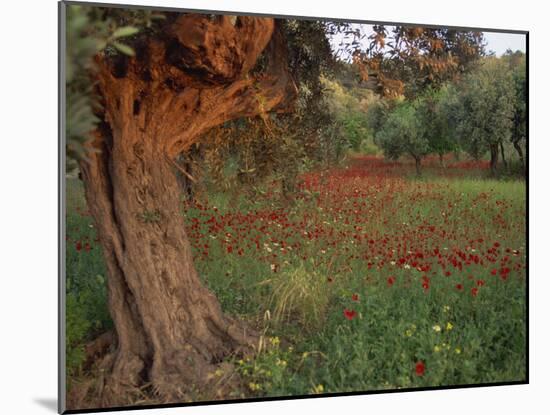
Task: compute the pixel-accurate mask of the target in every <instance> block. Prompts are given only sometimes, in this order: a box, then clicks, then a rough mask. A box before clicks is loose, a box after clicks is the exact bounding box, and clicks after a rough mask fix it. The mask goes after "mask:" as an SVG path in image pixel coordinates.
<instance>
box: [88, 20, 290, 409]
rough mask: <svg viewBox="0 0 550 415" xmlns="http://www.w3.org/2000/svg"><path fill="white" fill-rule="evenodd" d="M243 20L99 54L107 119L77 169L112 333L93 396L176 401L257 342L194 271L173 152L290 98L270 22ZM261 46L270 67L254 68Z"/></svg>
mask: <svg viewBox="0 0 550 415" xmlns="http://www.w3.org/2000/svg"><path fill="white" fill-rule="evenodd" d="M238 19H239V20H240V21H239V22H238V24H236V22H235V21H233V22H232V21H231V20H230V17H229V16H225V17H220V18H219V19H218V20H211V19H209V18H208V17H206V16H199V15H182V16H180V17H179V18H177V19H176V20H175V21H172V22H171V23H170V25H169V26H168V27H166V29H165V31H164V32H165V33H167V34H168V36H167V37H166V38H163V39H161V40H159V39H150V38H146V39H145V42H146V43H145V46H143V45H141V46H140V47H139V48H137V49H138V50H137V54H136V57H135V58H132V59H127V60H126V61H124V62H122V63H121V62H120V61H116V60H115V61H109V60H108V58H106V57H104V56H100V57H98V61H97V66H98V88H99V91H100V96H101V98H102V107H103V109H104V113H102V114H99V115H100V116H101V118H102V119H103V121H102V123H101V125H100V127H99V128H98V129H97V130H96V132H95V139H94V140H93V142H92V143H90V144H89V146H90V147H93V150H95V151H89V157H88V159H87V160H86V161H82V162H81V170H82V179H83V182H84V187H85V194H86V200H87V203H88V206H89V209H90V212H91V214H92V216H93V218H94V220H95V223H96V227H97V230H98V237H99V240H100V243H101V245H102V247H103V253H104V257H105V262H106V266H107V270H108V289H109V308H110V312H111V316H112V318H113V322H114V326H115V331H116V339H117V342H116V350H114V352H113V353H111V354H110V355H108V356H107V357H106V358H105V359H104V361H103V363H102V367H103V370H104V373H103V376H104V380H105V382H104V385H103V386H102V387H101V388H100V391H98V392H97V395H99V396H100V398H99V399H100V400H101V402H96V401H94V402H90V403H89V406H96V407H97V406H119V405H124V404H129V403H133V402H136V400H137V399H140V397H139V396H140V394H141V393H142V391H141V390H140V389H142V388H143V387H144V385H151V386H152V387H153V390H154V392H156V393H157V394H158V395H159V397H160V399H161V401H162V402H175V401H180V402H181V401H182V400H185V399H187V398H189V397H190V395H189V392H192V391H196V390H201V388H202V387H204V386H205V385H207V383H208V382H209V379H210V377H209V375H210V374H211V373H212V371H213V370H215V367H216V366H215V365H216V364H217V363H219V362H220V360H221V359H222V358H224V357H225V356H227V355H228V354H230V353H234V352H239V351H244V350H251V349H252V348H254V347H255V344H256V341H257V335H256V334H255V333H254V332H252V331H250V330H248V329H247V328H246V326H245V325H244V324H242V323H240V322H238V321H236V320H234V319H233V318H231V317H228V316H226V315H224V314H223V313H222V310H221V308H220V304H219V302H218V300H217V299H216V298H215V296H214V295H213V294H212V293H211V292H210V291H209V290H208V289H207V288H206V287H205V286H204V285H203V283H202V282H201V281H200V279H199V277H198V275H197V272H196V270H195V267H194V265H193V257H192V251H191V246H190V243H189V240H188V238H187V234H186V232H185V222H184V217H183V214H182V211H181V209H182V204H181V199H180V197H181V187H180V186H179V184H178V181H177V178H176V174H175V172H176V171H178V167H177V165H176V164H175V161H174V160H175V158H176V157H177V156H178V155H179V154H180V153H181V152H183V151H186V150H188V149H189V148H190V147H191V146H192V145H193V144H194V143H195V142H197V141H198V140H199V138H200V137H201V136H202V135H203V134H204V133H205V132H206V131H207V130H208V129H210V128H212V127H214V126H216V125H219V124H221V123H223V122H225V121H227V120H230V119H234V118H238V117H246V116H254V115H257V114H259V113H263V112H265V111H283V110H286V108H288V107H289V106H290V104H291V103H292V102H293V100H294V97H295V93H296V89H295V86H294V83H293V81H292V79H291V78H290V77H289V76H288V73H287V72H286V70H285V68H286V67H285V66H284V65H286V54H285V51H286V49H285V44H284V42H282V40H283V39H282V35H281V33H280V32H279V31H278V30H277V29H276V28H275V25H274V21H273V20H272V19H266V18H252V17H239V18H238ZM274 30H275V31H274ZM170 36H171V37H170ZM264 48H266V54H267V60H268V69H267V70H266V72H265V73H263V74H262V75H261V78H259V79H256V78H254V77H253V76H247V71H248V70H249V69H250V68H251V67H252V66H253V65H254V63H255V61H256V59H257V57H258V56H259V55H260V53H261V52H262V50H263V49H264ZM275 58H276V59H277V61H275ZM195 66H196V67H197V68H199V67H200V70H198V69H197V70H196V71H195V70H193V68H194V67H195ZM232 71H236V72H232ZM133 392H134V394H133Z"/></svg>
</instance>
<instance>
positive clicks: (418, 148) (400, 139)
mask: <svg viewBox="0 0 550 415" xmlns="http://www.w3.org/2000/svg"><path fill="white" fill-rule="evenodd" d="M422 129H423V126H422V122H421V120H420V119H419V117H418V113H417V109H416V107H415V105H413V104H411V103H409V102H403V103H401V104H399V105H398V106H397V107H396V108H395V109H394V110H393V111H392V112H391V113H390V114H389V115H388V117H387V119H386V120H385V122H384V123H383V125H382V128H381V129H380V131H378V133H377V134H376V140H377V143H378V144H379V145H380V146H381V147H382V149H383V151H384V155H385V156H386V157H387V158H389V159H397V158H399V157H400V156H401V155H402V154H407V155H410V156H411V157H412V158H413V159H414V161H415V167H416V174H417V176H420V175H421V172H422V171H421V167H422V159H423V158H424V157H425V156H426V155H427V154H429V153H430V150H431V148H430V142H429V141H428V139H427V138H426V135H425V134H424V133H423V131H422Z"/></svg>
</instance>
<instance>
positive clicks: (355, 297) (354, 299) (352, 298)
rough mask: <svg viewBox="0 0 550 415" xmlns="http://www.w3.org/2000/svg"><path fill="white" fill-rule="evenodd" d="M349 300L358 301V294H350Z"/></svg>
mask: <svg viewBox="0 0 550 415" xmlns="http://www.w3.org/2000/svg"><path fill="white" fill-rule="evenodd" d="M351 301H359V294H353V295H352V296H351Z"/></svg>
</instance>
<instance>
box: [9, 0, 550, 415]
mask: <svg viewBox="0 0 550 415" xmlns="http://www.w3.org/2000/svg"><path fill="white" fill-rule="evenodd" d="M110 2H112V3H118V1H116V0H111V1H110ZM128 2H131V3H135V4H143V5H150V6H167V7H182V8H196V9H205V8H209V9H214V10H234V11H244V12H257V13H272V14H287V15H313V16H330V17H334V18H357V19H365V20H383V21H405V22H418V23H426V24H430V23H431V24H446V25H453V26H477V27H491V28H502V29H516V30H529V31H530V49H529V51H530V57H531V61H530V68H531V70H530V110H531V123H530V127H531V131H530V132H531V137H530V138H531V141H530V143H531V144H530V164H531V169H530V187H531V188H530V212H529V214H530V223H531V229H530V231H531V234H530V248H531V249H530V265H531V270H530V271H531V272H530V274H531V283H530V288H531V297H530V319H531V328H530V340H531V342H530V345H531V347H530V363H531V364H530V380H531V384H530V385H526V386H506V387H490V388H479V389H465V390H446V391H430V392H415V393H404V394H387V395H367V396H356V397H341V398H323V399H313V400H290V401H280V402H262V403H247V404H236V405H223V406H203V407H188V408H175V409H163V410H148V411H140V412H135V411H133V412H132V413H142V414H144V415H145V414H153V413H159V414H160V413H164V414H171V413H174V414H175V413H186V414H214V413H222V412H223V413H224V414H229V415H231V414H241V413H242V414H253V413H257V412H259V411H261V412H263V413H267V414H276V413H277V414H278V413H280V412H281V411H305V412H311V413H313V412H316V413H330V412H332V413H335V412H343V411H354V412H355V411H360V412H371V413H396V412H404V411H407V412H408V413H413V414H414V413H419V414H436V413H437V414H441V413H445V414H460V415H463V414H464V413H465V412H470V413H481V412H488V413H499V414H514V415H517V414H518V413H520V412H524V411H525V412H527V413H530V412H533V413H540V412H542V411H540V410H537V408H539V407H541V408H544V407H547V408H548V402H547V399H546V396H545V395H546V394H548V390H549V386H550V382H549V381H548V377H549V376H550V375H549V373H550V365H549V358H548V355H549V353H550V344H549V341H548V340H549V334H548V326H549V320H548V319H549V318H550V313H549V307H548V304H549V301H548V295H549V294H550V283H549V282H550V276H549V275H547V274H548V273H547V272H546V270H547V264H546V261H545V259H546V258H545V257H546V256H547V255H548V254H547V252H546V243H547V241H548V235H550V232H549V231H550V229H549V222H548V216H547V214H546V207H547V205H546V202H547V201H548V195H547V193H546V192H545V191H544V189H545V187H546V186H545V184H546V183H547V180H546V175H547V174H548V170H546V166H547V165H548V162H547V160H546V159H547V157H548V156H547V155H548V154H550V142H549V140H550V138H549V137H550V134H548V127H547V119H548V115H547V114H548V112H549V108H548V107H549V104H548V97H550V91H549V88H548V81H547V79H546V74H547V72H548V67H549V62H548V56H549V54H548V46H547V45H548V40H549V35H550V34H549V33H548V30H547V27H548V26H547V22H546V21H545V18H546V17H547V16H548V15H549V14H548V12H547V10H545V9H544V5H543V3H542V2H540V3H538V4H535V3H531V4H530V3H528V2H523V3H518V2H515V1H498V2H496V1H493V2H480V1H472V0H461V1H460V2H453V3H447V2H441V1H414V2H413V1H406V0H395V1H393V2H355V3H353V2H351V1H349V2H330V3H329V2H323V3H322V2H319V1H313V0H303V1H301V2H296V1H292V0H277V1H274V2H262V3H260V2H257V1H252V0H239V1H237V0H218V1H214V0H201V1H198V0H185V1H183V0H180V1H175V0H171V1H170V0H154V1H145V0H136V1H128ZM120 3H126V2H124V1H122V2H120ZM0 30H1V31H2V37H1V38H2V39H3V40H2V60H1V62H2V63H1V64H0V70H1V75H2V76H1V77H0V79H1V80H2V89H1V91H2V93H1V95H0V96H1V100H0V102H1V105H2V107H1V110H2V111H1V114H2V118H1V122H0V131H1V135H0V137H1V138H2V141H1V142H2V147H1V148H2V150H1V151H0V169H1V171H0V180H1V183H0V189H2V193H1V194H2V198H1V200H2V203H1V204H0V206H1V211H0V213H1V214H0V220H1V222H0V235H1V241H2V248H3V249H2V250H1V251H0V252H2V255H1V256H0V258H1V259H2V261H1V264H2V266H1V268H0V270H1V271H0V281H2V287H1V289H0V293H1V298H0V307H1V308H0V316H2V320H1V321H2V325H1V326H0V327H1V330H2V341H1V342H0V344H1V346H0V347H1V354H0V356H2V357H3V365H1V366H0V367H2V372H1V374H0V379H1V380H2V381H3V382H2V383H3V385H2V386H3V392H4V393H3V394H2V395H3V399H2V402H0V406H1V407H2V412H3V413H32V414H41V413H50V414H51V413H53V412H54V411H55V405H56V404H55V400H56V384H57V379H56V375H57V361H56V358H55V356H56V355H57V326H56V325H57V317H56V314H57V295H56V291H57V166H58V164H57V83H56V79H57V4H56V1H55V0H26V1H15V0H13V1H10V2H5V4H3V11H2V24H1V25H0ZM537 75H538V78H537ZM535 327H536V329H535ZM119 413H127V412H119ZM128 413H130V412H128Z"/></svg>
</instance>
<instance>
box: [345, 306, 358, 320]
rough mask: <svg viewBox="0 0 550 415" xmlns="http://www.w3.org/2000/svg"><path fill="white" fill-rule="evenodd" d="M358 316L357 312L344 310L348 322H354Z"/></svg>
mask: <svg viewBox="0 0 550 415" xmlns="http://www.w3.org/2000/svg"><path fill="white" fill-rule="evenodd" d="M356 315H357V312H356V311H355V310H348V309H347V308H345V309H344V317H345V318H347V319H348V320H353V319H354V318H355V316H356Z"/></svg>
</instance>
